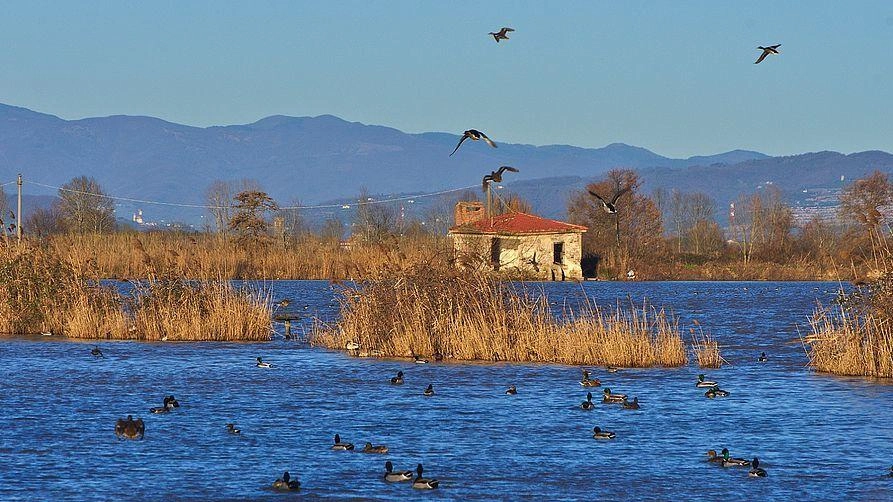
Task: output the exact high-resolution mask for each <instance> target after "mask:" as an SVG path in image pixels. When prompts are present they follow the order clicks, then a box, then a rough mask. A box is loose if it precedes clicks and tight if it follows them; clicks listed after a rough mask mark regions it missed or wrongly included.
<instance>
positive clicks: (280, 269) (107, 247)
mask: <svg viewBox="0 0 893 502" xmlns="http://www.w3.org/2000/svg"><path fill="white" fill-rule="evenodd" d="M48 242H49V246H50V247H51V248H52V249H54V250H55V251H56V253H57V254H59V255H60V256H67V257H69V260H68V261H70V262H71V264H72V265H73V266H75V267H78V268H79V267H84V266H87V267H93V268H95V269H96V270H97V271H98V272H99V273H100V274H101V275H102V277H106V278H119V279H142V278H147V277H189V278H192V279H206V280H218V279H220V278H224V279H263V280H267V279H339V280H347V279H351V280H361V279H369V278H377V277H380V276H382V275H389V274H390V275H395V271H398V270H400V269H401V268H402V267H403V266H406V265H408V264H413V263H420V262H429V261H431V260H432V259H436V260H439V261H440V262H442V263H446V262H447V261H448V260H449V258H450V257H451V251H450V250H451V249H452V248H451V246H450V243H449V240H448V239H447V238H446V237H435V236H422V235H420V236H406V237H396V236H389V237H387V238H385V239H384V240H382V241H381V242H376V243H364V242H360V241H356V242H352V243H351V244H350V245H349V246H346V247H342V246H340V245H339V243H338V241H335V240H331V239H322V238H318V237H314V236H312V235H307V236H304V237H301V238H299V239H290V240H287V241H277V240H274V239H262V240H258V241H256V242H253V243H246V242H240V241H238V240H236V239H230V238H226V237H222V236H218V235H210V234H182V233H176V232H151V233H139V234H138V233H124V232H118V233H113V234H103V235H91V234H87V235H54V236H52V237H50V238H49V241H48Z"/></svg>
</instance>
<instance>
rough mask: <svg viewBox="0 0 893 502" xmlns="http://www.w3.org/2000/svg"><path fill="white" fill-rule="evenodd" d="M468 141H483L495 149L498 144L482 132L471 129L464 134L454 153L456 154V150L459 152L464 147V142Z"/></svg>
mask: <svg viewBox="0 0 893 502" xmlns="http://www.w3.org/2000/svg"><path fill="white" fill-rule="evenodd" d="M466 139H470V140H471V141H478V140H481V139H482V140H484V141H486V142H487V144H488V145H490V146H492V147H493V148H496V143H494V142H493V141H492V140H491V139H490V138H488V137H487V135H486V134H484V133H482V132H481V131H478V130H475V129H469V130H467V131H465V132H464V133H463V134H462V138H461V139H460V140H459V144H458V145H456V148H454V149H453V153H456V150H458V149H459V147H460V146H462V142H463V141H465V140H466ZM453 153H451V154H450V157H452V156H453Z"/></svg>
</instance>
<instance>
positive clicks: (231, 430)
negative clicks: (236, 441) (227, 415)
mask: <svg viewBox="0 0 893 502" xmlns="http://www.w3.org/2000/svg"><path fill="white" fill-rule="evenodd" d="M226 431H227V432H229V433H230V434H241V433H242V431H241V430H239V429H236V424H226Z"/></svg>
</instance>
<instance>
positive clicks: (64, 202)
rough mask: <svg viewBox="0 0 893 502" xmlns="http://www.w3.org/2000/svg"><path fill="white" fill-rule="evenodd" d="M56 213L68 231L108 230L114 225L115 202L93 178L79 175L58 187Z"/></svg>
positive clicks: (100, 231) (98, 231) (99, 231)
mask: <svg viewBox="0 0 893 502" xmlns="http://www.w3.org/2000/svg"><path fill="white" fill-rule="evenodd" d="M57 210H58V213H59V215H60V216H61V218H62V225H63V226H64V227H65V229H66V230H67V231H69V232H75V233H87V232H96V233H103V232H110V231H112V230H114V228H115V204H114V202H113V201H112V199H111V198H110V197H108V196H107V195H106V194H105V193H104V192H103V190H102V187H101V186H100V185H99V182H97V181H96V180H95V179H94V178H90V177H87V176H80V177H77V178H74V179H72V180H71V181H69V182H68V183H66V184H64V185H62V188H60V189H59V200H58V208H57Z"/></svg>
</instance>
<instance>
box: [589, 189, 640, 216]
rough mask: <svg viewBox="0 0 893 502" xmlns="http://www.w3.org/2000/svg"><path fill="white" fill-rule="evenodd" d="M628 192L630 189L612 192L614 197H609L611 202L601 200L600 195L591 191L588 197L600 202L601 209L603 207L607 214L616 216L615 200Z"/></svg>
mask: <svg viewBox="0 0 893 502" xmlns="http://www.w3.org/2000/svg"><path fill="white" fill-rule="evenodd" d="M629 190H630V187H626V188H624V189H622V190H620V191H617V192H614V196H613V197H611V202H608V201H606V200H605V199H603V198H602V196H601V195H599V194H597V193H595V192H593V191H592V190H589V195H591V196H593V197H595V198H596V199H598V200H600V201H601V202H602V207H604V209H605V211H606V212H608V213H609V214H616V213H617V206H616V204H617V199H619V198H620V196H621V195H623V194H625V193H626V192H629Z"/></svg>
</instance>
